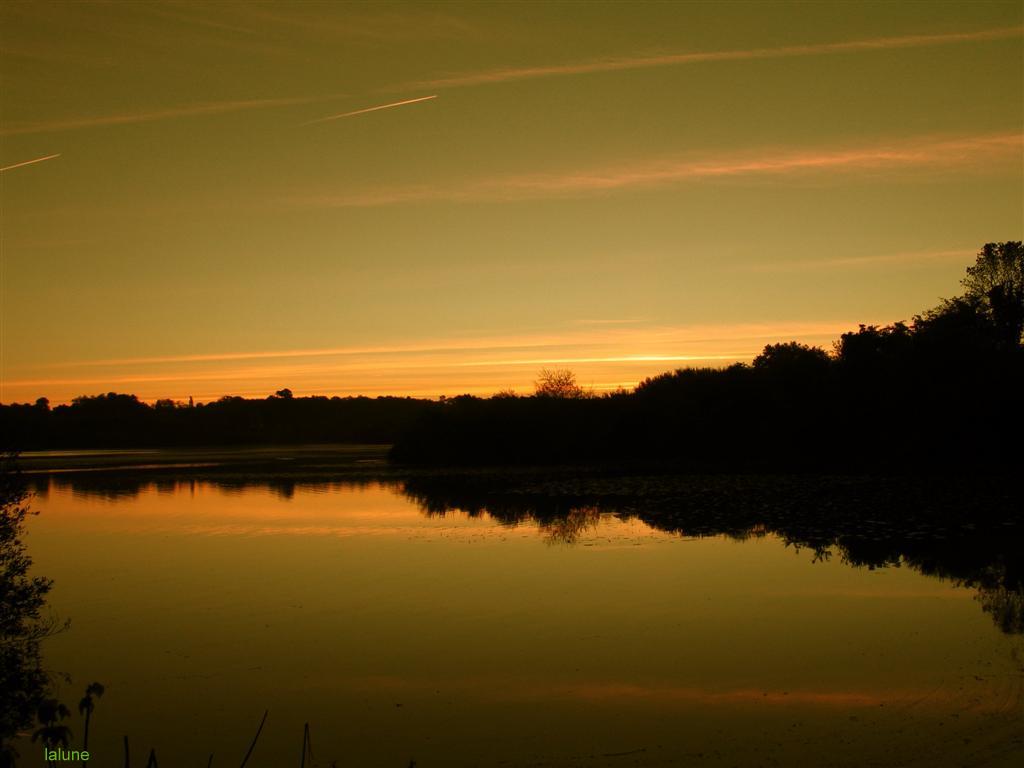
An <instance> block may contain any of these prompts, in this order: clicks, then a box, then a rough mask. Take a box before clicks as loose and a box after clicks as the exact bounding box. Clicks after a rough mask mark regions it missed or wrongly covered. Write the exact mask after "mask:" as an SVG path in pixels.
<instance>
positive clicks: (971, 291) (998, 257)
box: [962, 240, 1024, 346]
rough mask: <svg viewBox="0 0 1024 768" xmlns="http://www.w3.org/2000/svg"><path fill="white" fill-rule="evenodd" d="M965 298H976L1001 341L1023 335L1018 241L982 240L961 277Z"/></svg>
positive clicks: (1022, 255)
mask: <svg viewBox="0 0 1024 768" xmlns="http://www.w3.org/2000/svg"><path fill="white" fill-rule="evenodd" d="M962 282H963V286H964V288H966V289H967V293H966V298H968V299H976V300H978V301H979V302H980V303H981V304H982V305H983V307H984V310H985V311H986V313H987V314H988V315H989V317H990V318H991V319H992V322H993V324H994V325H995V326H996V328H997V330H998V333H999V337H1000V340H1001V341H1002V342H1003V343H1004V344H1010V345H1013V346H1016V345H1019V344H1020V343H1021V340H1022V335H1024V247H1022V245H1021V241H1019V240H1017V241H1008V242H1005V243H985V245H984V246H983V247H982V249H981V251H980V252H979V253H978V259H977V261H976V262H975V263H974V265H973V266H971V267H968V268H967V277H965V278H964V279H963V281H962Z"/></svg>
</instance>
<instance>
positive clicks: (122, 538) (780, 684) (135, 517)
mask: <svg viewBox="0 0 1024 768" xmlns="http://www.w3.org/2000/svg"><path fill="white" fill-rule="evenodd" d="M265 451H266V453H265V454H261V455H260V456H259V457H258V460H257V461H255V462H253V461H252V460H251V459H252V457H251V456H249V457H248V459H246V460H244V461H240V462H237V463H232V462H231V461H230V457H228V456H220V457H217V456H211V455H207V456H205V457H200V456H195V455H177V454H176V455H175V456H174V457H172V459H168V457H167V456H161V457H156V458H154V457H152V456H150V457H149V458H147V459H144V460H143V459H142V458H140V457H128V456H124V455H119V456H116V457H114V459H116V460H114V459H112V458H111V457H110V456H107V457H105V458H103V459H102V460H97V459H96V457H91V458H90V457H83V456H77V457H75V458H74V461H76V462H77V464H76V465H75V467H74V469H75V470H76V471H65V472H56V473H44V472H37V473H35V474H29V475H27V477H28V478H29V480H30V482H31V484H32V487H33V489H34V493H35V496H34V499H33V506H34V508H36V509H38V510H39V511H40V512H41V515H40V516H39V517H38V518H34V519H33V520H32V521H31V524H30V535H29V536H28V538H27V541H28V544H29V547H30V550H31V552H32V554H33V557H34V558H35V567H36V570H37V571H38V572H39V573H41V574H45V575H47V576H49V577H51V578H53V579H54V580H55V582H56V586H55V588H54V590H53V592H52V594H51V596H50V604H51V606H52V608H53V609H54V610H55V611H56V612H57V613H58V614H59V615H60V616H62V617H66V618H70V619H71V621H72V625H71V628H70V629H69V630H68V631H66V632H64V633H61V634H59V635H57V636H55V637H53V638H51V639H50V640H48V641H46V648H45V651H46V661H47V664H48V666H49V667H51V668H52V669H53V670H56V671H59V672H62V673H66V674H67V675H69V676H70V678H71V680H70V682H61V683H60V695H61V697H62V698H64V699H66V700H68V701H69V702H72V703H74V702H77V700H78V697H80V696H81V691H80V690H79V689H84V687H85V685H86V684H87V683H89V682H91V681H93V680H99V681H102V682H103V683H104V684H105V686H106V688H107V690H106V694H105V695H104V697H103V698H102V699H101V700H100V701H99V703H98V705H97V709H96V712H95V715H94V718H95V719H94V721H93V724H92V726H91V730H90V749H91V750H92V751H93V754H94V758H93V760H91V761H90V764H94V765H109V766H119V765H122V764H123V746H122V739H123V736H124V735H128V736H129V737H130V740H131V744H132V745H133V755H132V759H133V761H137V762H138V763H139V764H144V762H143V761H144V759H145V755H146V754H148V750H149V749H150V748H151V747H155V748H156V750H157V754H158V755H159V758H160V764H161V765H205V764H206V760H207V759H208V756H209V755H210V754H211V753H212V754H214V762H213V764H214V765H218V764H221V765H223V764H231V763H235V762H240V761H241V759H242V756H243V755H244V754H245V751H246V749H247V748H248V746H249V743H250V741H251V739H252V736H253V733H254V732H255V729H256V726H257V724H258V722H259V720H260V717H261V716H262V714H263V712H264V710H269V712H270V714H269V715H268V719H267V723H266V726H265V728H264V730H263V732H262V734H261V736H260V739H259V741H258V743H257V746H256V748H255V750H254V751H253V754H252V757H251V758H250V760H249V763H248V765H249V766H283V765H295V766H298V765H299V761H300V754H301V748H302V743H303V741H302V740H303V725H304V724H305V723H307V722H308V723H309V726H310V735H311V743H312V746H313V753H312V756H307V758H306V759H307V762H306V765H319V766H330V765H331V764H332V763H336V764H337V765H339V766H343V765H359V766H407V765H409V762H410V760H415V761H416V765H417V766H420V768H422V767H423V766H482V765H494V766H518V765H523V766H525V765H535V766H590V765H594V766H606V765H607V766H619V765H630V766H636V765H652V766H674V765H712V766H719V765H721V766H725V765H730V766H731V765H797V764H800V765H803V764H806V765H849V766H860V765H879V766H881V765H893V766H895V765H901V766H902V765H922V766H923V765H1016V764H1019V761H1020V760H1021V758H1022V757H1024V728H1022V723H1024V685H1022V683H1024V635H1022V634H1021V632H1022V628H1024V627H1022V605H1024V598H1022V595H1024V589H1022V578H1021V575H1022V567H1021V566H1022V564H1021V552H1022V551H1024V547H1022V546H1021V544H1022V543H1024V542H1022V534H1024V525H1022V521H1021V514H1020V511H1019V510H1020V504H1019V502H1020V498H1019V491H1017V489H1016V485H1015V484H1014V483H1013V482H1011V480H1010V479H1009V478H1002V477H998V476H994V477H987V478H979V477H949V476H947V477H931V478H928V477H890V478H878V477H823V476H816V475H808V476H795V475H789V476H728V475H708V476H680V475H673V474H664V473H662V474H652V475H635V474H634V475H623V474H616V473H614V472H610V471H608V470H602V471H596V470H595V471H591V472H587V471H583V470H579V469H573V470H558V469H549V470H545V471H543V472H536V471H529V470H515V471H506V472H494V471H475V472H474V471H461V472H418V473H410V472H404V471H399V470H390V469H387V468H385V467H383V465H379V464H377V463H376V461H377V457H376V454H375V453H374V451H373V450H369V449H360V450H358V451H356V452H355V453H352V454H350V455H348V456H347V458H345V459H344V460H341V459H339V458H338V456H337V455H335V456H334V457H333V458H330V457H329V456H326V454H325V455H312V456H311V455H308V454H304V453H300V454H296V453H294V452H292V453H289V452H281V451H278V452H275V451H274V450H272V449H265ZM278 454H280V456H278ZM268 456H273V458H268ZM27 459H28V461H27V462H26V463H28V464H31V463H32V461H36V462H37V463H36V465H35V469H37V470H39V469H41V467H40V465H39V463H38V462H39V461H42V459H39V458H34V457H31V456H30V457H27ZM62 460H67V459H62ZM325 462H326V463H330V464H331V466H326V465H325ZM154 464H155V465H157V466H156V468H154V466H153V465H154ZM172 465H173V466H172ZM197 465H202V466H197ZM281 465H284V466H281ZM128 466H131V467H133V469H127V468H126V467H128ZM64 469H69V467H67V466H65V467H64ZM83 470H89V471H83ZM78 725H79V724H77V723H72V729H73V731H76V734H77V733H78V730H80V728H78V730H76V726H78ZM24 741H25V742H26V743H23V744H19V748H20V750H21V752H22V755H23V756H24V757H23V761H22V763H23V764H24V765H40V766H41V765H43V762H42V757H41V753H40V755H39V756H35V752H36V751H38V750H37V749H36V746H35V745H30V744H28V743H27V739H26V740H24Z"/></svg>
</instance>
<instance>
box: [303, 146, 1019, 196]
mask: <svg viewBox="0 0 1024 768" xmlns="http://www.w3.org/2000/svg"><path fill="white" fill-rule="evenodd" d="M1022 150H1024V137H1022V135H1021V134H1020V133H1004V134H988V135H983V136H967V137H960V138H952V139H951V138H936V137H918V138H914V139H910V140H907V139H904V140H900V141H892V142H886V143H879V144H874V145H870V146H864V145H859V146H855V147H835V148H823V149H788V150H787V149H775V150H762V151H761V152H759V153H754V152H750V151H745V152H733V153H730V154H720V155H719V156H717V157H707V156H705V157H702V158H700V159H694V158H692V157H691V158H690V159H680V158H678V157H665V158H659V159H656V160H643V161H639V162H634V163H632V164H620V165H616V166H609V167H605V168H594V169H587V170H580V171H563V172H561V173H543V174H524V175H513V176H504V177H495V178H489V179H478V180H469V181H465V182H460V183H455V184H449V185H441V184H437V185H430V186H427V185H417V186H400V187H390V188H381V189H369V190H364V191H357V192H350V193H345V194H339V195H332V194H321V195H310V196H306V197H298V198H294V199H293V202H294V203H296V204H298V205H303V206H310V207H323V208H349V207H370V206H382V205H394V204H397V203H405V202H415V201H430V200H436V201H454V202H486V201H513V200H526V199H531V198H552V197H581V196H587V195H596V194H602V193H607V192H614V191H619V190H629V189H649V188H656V187H662V186H668V185H672V184H679V183H684V182H689V181H700V180H709V179H711V180H713V179H727V178H743V177H759V176H764V177H779V176H794V175H806V174H810V173H815V172H830V173H858V172H860V173H863V172H880V171H894V170H900V169H950V168H957V169H962V168H965V167H966V168H972V167H988V166H991V165H1000V166H1001V165H1002V164H1004V163H1005V162H1006V161H1007V160H1013V161H1016V162H1018V163H1019V161H1020V159H1021V152H1022Z"/></svg>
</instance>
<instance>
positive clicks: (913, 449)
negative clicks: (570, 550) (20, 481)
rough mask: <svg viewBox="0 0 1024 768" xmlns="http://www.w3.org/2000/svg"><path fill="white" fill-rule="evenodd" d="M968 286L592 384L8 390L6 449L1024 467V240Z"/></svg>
mask: <svg viewBox="0 0 1024 768" xmlns="http://www.w3.org/2000/svg"><path fill="white" fill-rule="evenodd" d="M963 284H964V288H965V292H964V294H963V295H962V296H959V297H957V298H954V299H949V300H945V301H943V302H942V303H941V304H940V305H939V306H938V307H935V308H934V309H931V310H928V311H926V312H924V313H922V314H921V315H918V316H916V317H914V318H913V319H912V320H911V321H910V322H909V323H904V322H897V323H894V324H893V325H889V326H884V327H877V326H861V327H860V328H859V329H858V330H855V331H851V332H849V333H845V334H843V336H842V337H841V338H840V339H839V340H838V341H837V342H836V343H835V345H834V348H833V349H832V350H831V351H828V352H826V351H825V350H823V349H820V348H816V347H809V346H806V345H803V344H799V343H797V342H784V343H778V344H771V345H768V346H767V347H765V349H764V351H763V352H762V353H761V354H760V355H759V356H758V357H757V358H756V359H755V360H754V361H753V363H752V364H750V365H746V364H736V365H732V366H730V367H727V368H722V369H711V368H705V369H696V368H687V369H681V370H677V371H674V372H670V373H665V374H663V375H661V376H657V377H655V378H652V379H648V380H646V381H644V382H642V383H641V384H640V385H639V386H638V387H637V388H636V390H635V391H633V392H617V393H614V394H610V395H605V396H600V397H598V396H593V395H591V394H589V393H587V392H586V391H585V390H583V389H582V388H581V387H579V386H578V385H577V384H576V381H575V378H574V376H573V375H572V373H571V372H569V371H564V370H556V371H542V372H541V377H540V379H539V381H538V382H537V388H536V392H535V394H533V395H532V396H526V397H517V396H515V395H514V394H510V393H500V394H498V395H495V396H494V397H491V398H478V397H473V396H469V395H461V396H459V397H454V398H450V399H448V400H444V399H442V401H440V402H435V401H430V400H418V399H413V398H392V397H379V398H375V399H371V398H366V397H355V398H337V397H334V398H326V397H304V398H296V397H293V396H292V393H291V392H290V391H289V390H281V391H279V392H278V393H277V394H276V395H273V396H271V397H268V398H266V399H259V400H256V399H249V400H247V399H243V398H240V397H225V398H222V399H221V400H218V401H216V402H213V403H208V404H205V405H203V404H199V405H196V406H194V407H192V405H191V404H189V405H184V404H180V403H175V402H172V401H170V400H160V401H157V402H156V403H155V404H154V405H152V406H151V405H148V404H146V403H143V402H140V401H139V400H138V399H137V398H136V397H135V396H134V395H124V394H116V393H109V394H106V395H98V396H95V397H80V398H77V399H76V400H75V401H74V402H73V403H72V404H71V405H67V406H64V405H62V406H58V407H56V408H50V406H49V404H48V402H47V401H46V400H45V398H40V400H38V401H37V402H36V403H35V404H26V405H18V404H14V405H6V406H3V405H0V448H7V449H16V450H33V449H47V448H133V447H135V448H138V447H173V446H210V445H253V444H260V443H262V444H299V443H342V442H362V443H394V444H395V445H394V448H393V449H392V453H391V458H392V459H394V460H396V461H398V462H401V463H406V464H432V465H446V464H490V465H513V464H533V465H545V464H583V463H614V464H621V463H623V462H631V463H634V464H636V465H641V466H644V467H649V466H652V465H653V464H656V463H664V464H666V465H668V466H671V467H673V468H679V467H685V468H686V469H689V470H701V469H728V470H730V471H743V470H761V469H782V470H789V469H796V468H799V469H807V470H823V469H843V470H851V469H871V470H882V471H898V470H901V469H904V468H921V467H927V468H935V467H941V466H956V467H965V466H973V467H978V468H993V467H1015V466H1018V465H1019V464H1020V462H1021V460H1022V458H1024V441H1022V439H1021V436H1022V434H1024V408H1021V398H1020V393H1021V392H1024V347H1022V329H1024V249H1022V247H1021V243H1020V242H1005V243H989V244H987V245H985V246H984V248H983V249H982V251H981V252H980V253H979V255H978V258H977V261H976V263H975V264H974V265H973V266H971V267H969V268H968V270H967V276H966V277H965V279H964V281H963Z"/></svg>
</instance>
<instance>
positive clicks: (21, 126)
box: [0, 94, 341, 136]
mask: <svg viewBox="0 0 1024 768" xmlns="http://www.w3.org/2000/svg"><path fill="white" fill-rule="evenodd" d="M338 98H341V94H334V95H331V96H300V97H291V98H279V99H237V100H232V101H213V102H201V103H198V104H182V105H179V106H176V107H167V108H166V109H153V110H148V111H145V112H124V113H120V114H114V115H92V116H88V117H67V118H58V119H55V120H42V121H38V122H33V123H6V124H5V125H4V126H3V128H0V136H17V135H24V134H36V133H56V132H59V131H74V130H78V129H81V128H97V127H104V126H111V125H132V124H135V123H152V122H156V121H159V120H171V119H174V118H179V117H196V116H200V115H216V114H223V113H227V112H242V111H245V110H250V109H269V108H272V107H287V106H295V105H298V104H314V103H317V102H323V101H331V100H333V99H338Z"/></svg>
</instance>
